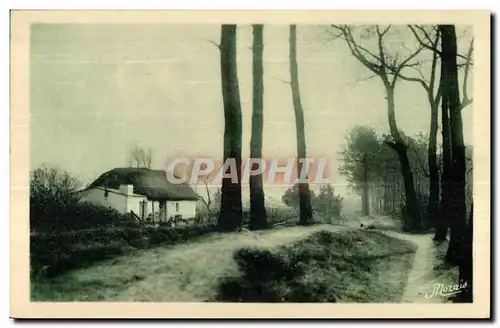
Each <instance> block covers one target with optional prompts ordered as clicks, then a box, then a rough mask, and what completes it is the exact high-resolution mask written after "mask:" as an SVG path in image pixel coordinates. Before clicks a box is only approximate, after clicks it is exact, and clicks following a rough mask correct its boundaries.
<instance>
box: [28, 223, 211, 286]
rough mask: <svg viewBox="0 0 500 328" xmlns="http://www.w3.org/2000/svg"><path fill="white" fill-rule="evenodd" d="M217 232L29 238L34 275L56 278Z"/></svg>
mask: <svg viewBox="0 0 500 328" xmlns="http://www.w3.org/2000/svg"><path fill="white" fill-rule="evenodd" d="M215 230H216V226H214V225H193V226H183V227H177V228H172V227H165V226H160V227H102V228H96V229H86V230H76V231H71V232H58V233H34V234H32V235H31V238H30V260H31V273H32V275H33V276H34V277H53V276H56V275H59V274H61V273H64V272H67V271H69V270H71V269H75V268H80V267H85V266H88V265H89V264H91V263H94V262H96V261H101V260H106V259H110V258H113V257H116V256H118V255H122V254H126V253H130V252H132V251H136V250H140V249H147V248H150V247H153V246H156V245H160V244H162V245H169V244H175V243H178V242H182V241H188V240H192V239H195V238H197V237H200V236H202V235H204V234H207V233H209V232H213V231H215Z"/></svg>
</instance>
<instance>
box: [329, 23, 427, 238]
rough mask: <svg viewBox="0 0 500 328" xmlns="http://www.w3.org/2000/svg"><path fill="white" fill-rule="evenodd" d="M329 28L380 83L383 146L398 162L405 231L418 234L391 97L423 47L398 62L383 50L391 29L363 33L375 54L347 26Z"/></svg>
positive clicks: (407, 166) (412, 191)
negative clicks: (385, 128) (385, 130)
mask: <svg viewBox="0 0 500 328" xmlns="http://www.w3.org/2000/svg"><path fill="white" fill-rule="evenodd" d="M332 27H333V29H334V30H335V31H336V32H337V34H336V35H334V37H335V38H342V39H343V40H345V41H346V43H347V46H348V47H349V50H350V52H351V54H352V55H353V56H354V57H355V58H356V59H357V60H358V61H359V62H360V63H362V64H363V65H364V66H365V67H366V68H368V69H369V70H370V71H371V72H373V73H374V74H375V75H376V76H378V77H379V78H380V79H381V80H382V82H383V85H384V89H385V92H386V99H387V116H388V120H389V128H390V138H387V139H386V141H385V142H386V143H387V145H388V146H390V147H391V148H392V149H393V150H394V151H395V152H396V154H397V155H398V158H399V162H400V166H401V175H402V177H403V182H404V189H405V196H406V197H405V199H406V200H405V203H406V204H405V207H406V209H405V210H406V214H407V215H408V217H409V222H408V228H409V229H411V230H418V229H420V226H421V215H420V209H419V206H418V202H417V195H416V192H415V185H414V181H413V172H412V170H411V167H410V161H409V159H408V145H407V144H406V142H405V140H404V138H403V137H402V135H401V133H400V131H399V129H398V126H397V123H396V113H395V109H396V105H395V100H394V93H395V88H396V83H397V81H398V79H399V77H400V74H401V72H402V70H403V69H404V68H406V67H411V66H414V65H416V64H417V62H413V60H414V59H415V57H417V55H418V54H419V53H420V52H421V51H422V49H423V47H422V46H420V47H418V48H417V49H415V50H414V51H411V52H410V53H409V54H407V55H406V56H405V58H404V59H398V57H399V56H397V55H395V56H389V55H388V54H387V53H386V48H385V46H384V37H385V36H386V34H387V33H388V32H389V30H390V29H391V25H389V26H387V27H385V28H381V27H380V26H378V25H377V26H374V27H373V29H369V30H368V31H367V32H368V34H369V35H370V36H371V35H374V36H375V37H376V44H377V50H376V51H375V52H373V51H370V50H369V49H367V48H366V47H364V46H363V45H361V42H359V41H357V40H356V39H355V37H354V34H353V28H352V27H351V26H348V25H332ZM373 30H374V31H373Z"/></svg>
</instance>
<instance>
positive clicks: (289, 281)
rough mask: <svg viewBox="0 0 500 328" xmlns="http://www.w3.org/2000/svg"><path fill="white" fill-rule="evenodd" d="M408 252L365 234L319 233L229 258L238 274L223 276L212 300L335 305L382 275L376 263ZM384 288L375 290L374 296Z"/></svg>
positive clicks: (383, 237)
mask: <svg viewBox="0 0 500 328" xmlns="http://www.w3.org/2000/svg"><path fill="white" fill-rule="evenodd" d="M395 249H397V251H394V250H395ZM414 251H415V246H414V245H413V244H411V243H408V242H405V241H401V240H398V239H394V238H390V237H388V236H386V235H383V234H381V233H377V232H374V231H369V230H356V231H343V232H339V233H332V232H327V231H320V232H317V233H314V234H313V235H311V236H310V237H309V238H307V239H305V240H301V241H298V242H295V243H293V244H291V245H287V246H282V247H279V248H277V249H272V250H263V249H258V248H244V249H240V250H238V251H237V252H236V253H235V255H234V259H235V261H236V263H237V264H238V267H239V268H240V272H241V275H240V276H238V277H224V278H223V279H222V280H221V282H220V284H219V290H218V296H217V297H216V299H215V300H216V301H232V302H337V301H339V300H340V299H342V296H345V295H348V294H349V293H350V292H352V289H356V288H357V289H359V287H360V283H361V284H363V283H365V282H366V281H365V280H366V279H369V278H372V279H373V278H376V277H378V276H379V275H380V274H385V273H386V272H377V271H376V270H377V269H376V268H378V263H379V261H380V260H381V259H384V258H389V257H392V256H402V255H406V254H411V253H413V252H414ZM383 281H387V279H383ZM390 283H391V282H388V284H390ZM385 288H387V285H381V286H379V288H378V289H377V290H376V293H377V295H380V294H383V293H384V292H385V291H386V289H385ZM368 292H371V291H367V293H368ZM366 297H371V296H370V295H367V296H366Z"/></svg>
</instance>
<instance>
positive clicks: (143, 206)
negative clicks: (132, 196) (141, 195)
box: [139, 200, 148, 220]
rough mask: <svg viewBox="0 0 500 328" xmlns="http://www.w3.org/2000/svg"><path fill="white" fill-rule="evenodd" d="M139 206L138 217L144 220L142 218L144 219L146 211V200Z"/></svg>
mask: <svg viewBox="0 0 500 328" xmlns="http://www.w3.org/2000/svg"><path fill="white" fill-rule="evenodd" d="M139 204H140V206H139V216H140V218H141V220H144V218H145V217H146V211H147V206H148V202H146V200H143V201H142V202H140V203H139Z"/></svg>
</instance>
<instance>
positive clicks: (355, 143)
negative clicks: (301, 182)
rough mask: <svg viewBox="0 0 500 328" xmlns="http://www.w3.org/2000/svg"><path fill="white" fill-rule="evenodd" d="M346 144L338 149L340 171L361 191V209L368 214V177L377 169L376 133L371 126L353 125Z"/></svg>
mask: <svg viewBox="0 0 500 328" xmlns="http://www.w3.org/2000/svg"><path fill="white" fill-rule="evenodd" d="M346 139H347V144H346V145H345V147H343V148H342V150H341V151H340V157H341V160H342V164H341V165H340V167H339V170H340V173H341V174H342V175H344V176H346V177H347V179H348V181H349V182H350V183H351V184H352V185H353V186H355V187H357V186H359V188H357V189H358V191H360V192H361V210H362V212H363V214H364V215H366V216H368V215H370V194H369V187H370V178H371V176H373V174H375V172H376V170H377V169H378V163H377V161H380V158H378V156H377V155H378V154H377V153H378V151H379V149H380V145H379V140H378V137H377V133H376V132H375V130H374V129H373V128H369V127H365V126H355V127H354V128H353V129H351V130H350V131H349V134H348V136H347V138H346Z"/></svg>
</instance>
